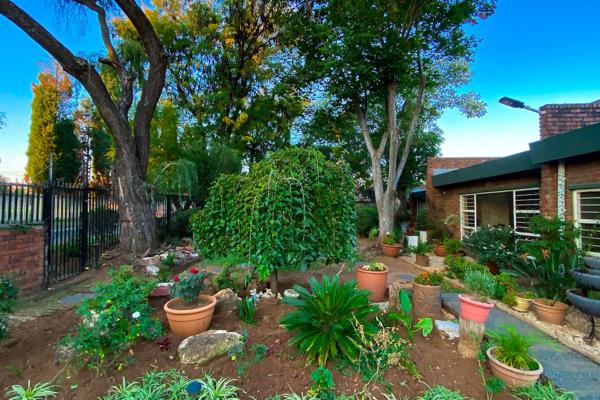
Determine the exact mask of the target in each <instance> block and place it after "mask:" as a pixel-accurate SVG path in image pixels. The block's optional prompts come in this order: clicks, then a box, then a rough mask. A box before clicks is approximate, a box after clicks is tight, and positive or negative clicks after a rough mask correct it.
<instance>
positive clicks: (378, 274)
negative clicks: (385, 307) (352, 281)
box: [356, 267, 388, 303]
mask: <svg viewBox="0 0 600 400" xmlns="http://www.w3.org/2000/svg"><path fill="white" fill-rule="evenodd" d="M356 280H357V282H358V288H359V289H363V290H368V291H370V292H371V295H370V296H369V301H371V302H373V303H379V302H381V301H383V300H384V299H385V291H386V289H387V281H388V269H387V267H386V269H385V271H366V270H364V269H363V267H359V268H357V269H356Z"/></svg>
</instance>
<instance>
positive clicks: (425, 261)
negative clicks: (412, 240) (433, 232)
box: [415, 254, 429, 267]
mask: <svg viewBox="0 0 600 400" xmlns="http://www.w3.org/2000/svg"><path fill="white" fill-rule="evenodd" d="M415 262H416V263H417V265H420V266H421V267H429V256H428V255H427V254H417V256H416V260H415Z"/></svg>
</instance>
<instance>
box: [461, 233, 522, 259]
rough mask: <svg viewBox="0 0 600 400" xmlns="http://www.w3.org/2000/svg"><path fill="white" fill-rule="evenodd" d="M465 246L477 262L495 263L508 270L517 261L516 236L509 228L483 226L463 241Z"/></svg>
mask: <svg viewBox="0 0 600 400" xmlns="http://www.w3.org/2000/svg"><path fill="white" fill-rule="evenodd" d="M463 241H464V243H465V246H466V247H467V248H468V249H469V251H470V252H471V254H472V255H473V257H474V258H475V259H477V261H478V262H480V263H482V264H485V263H487V262H488V261H491V262H495V263H497V264H498V265H499V266H500V267H501V268H508V267H509V266H511V265H513V264H514V263H515V262H516V260H517V258H518V257H517V245H516V243H517V236H516V234H515V232H514V231H513V230H512V229H511V228H510V227H504V226H498V227H494V226H483V227H481V228H479V229H477V230H476V231H475V232H473V233H471V234H470V235H469V236H468V237H466V238H465V239H464V240H463Z"/></svg>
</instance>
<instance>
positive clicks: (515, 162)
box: [432, 150, 539, 187]
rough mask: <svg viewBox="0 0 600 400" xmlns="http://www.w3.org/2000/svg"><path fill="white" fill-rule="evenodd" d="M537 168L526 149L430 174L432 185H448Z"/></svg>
mask: <svg viewBox="0 0 600 400" xmlns="http://www.w3.org/2000/svg"><path fill="white" fill-rule="evenodd" d="M538 168H539V165H535V164H533V163H532V162H531V157H530V151H529V150H527V151H523V152H521V153H516V154H512V155H510V156H506V157H502V158H498V159H495V160H490V161H484V162H482V163H479V164H474V165H471V166H469V167H465V168H460V169H457V170H454V171H450V172H446V173H443V174H439V175H434V176H432V184H433V186H434V187H440V186H448V185H454V184H457V183H463V182H471V181H475V180H479V179H485V178H491V177H495V176H501V175H508V174H513V173H517V172H523V171H531V170H535V169H538Z"/></svg>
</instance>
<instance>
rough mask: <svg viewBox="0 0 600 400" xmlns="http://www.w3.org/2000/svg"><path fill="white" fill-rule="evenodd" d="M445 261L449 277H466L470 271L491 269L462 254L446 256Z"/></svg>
mask: <svg viewBox="0 0 600 400" xmlns="http://www.w3.org/2000/svg"><path fill="white" fill-rule="evenodd" d="M444 262H445V263H446V265H447V266H448V271H447V275H448V277H449V278H458V279H464V277H465V274H466V273H467V272H469V271H480V272H488V271H489V269H488V267H486V266H485V265H481V264H477V263H474V262H471V261H469V260H467V259H466V258H464V257H460V256H450V255H449V256H446V258H445V259H444Z"/></svg>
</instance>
